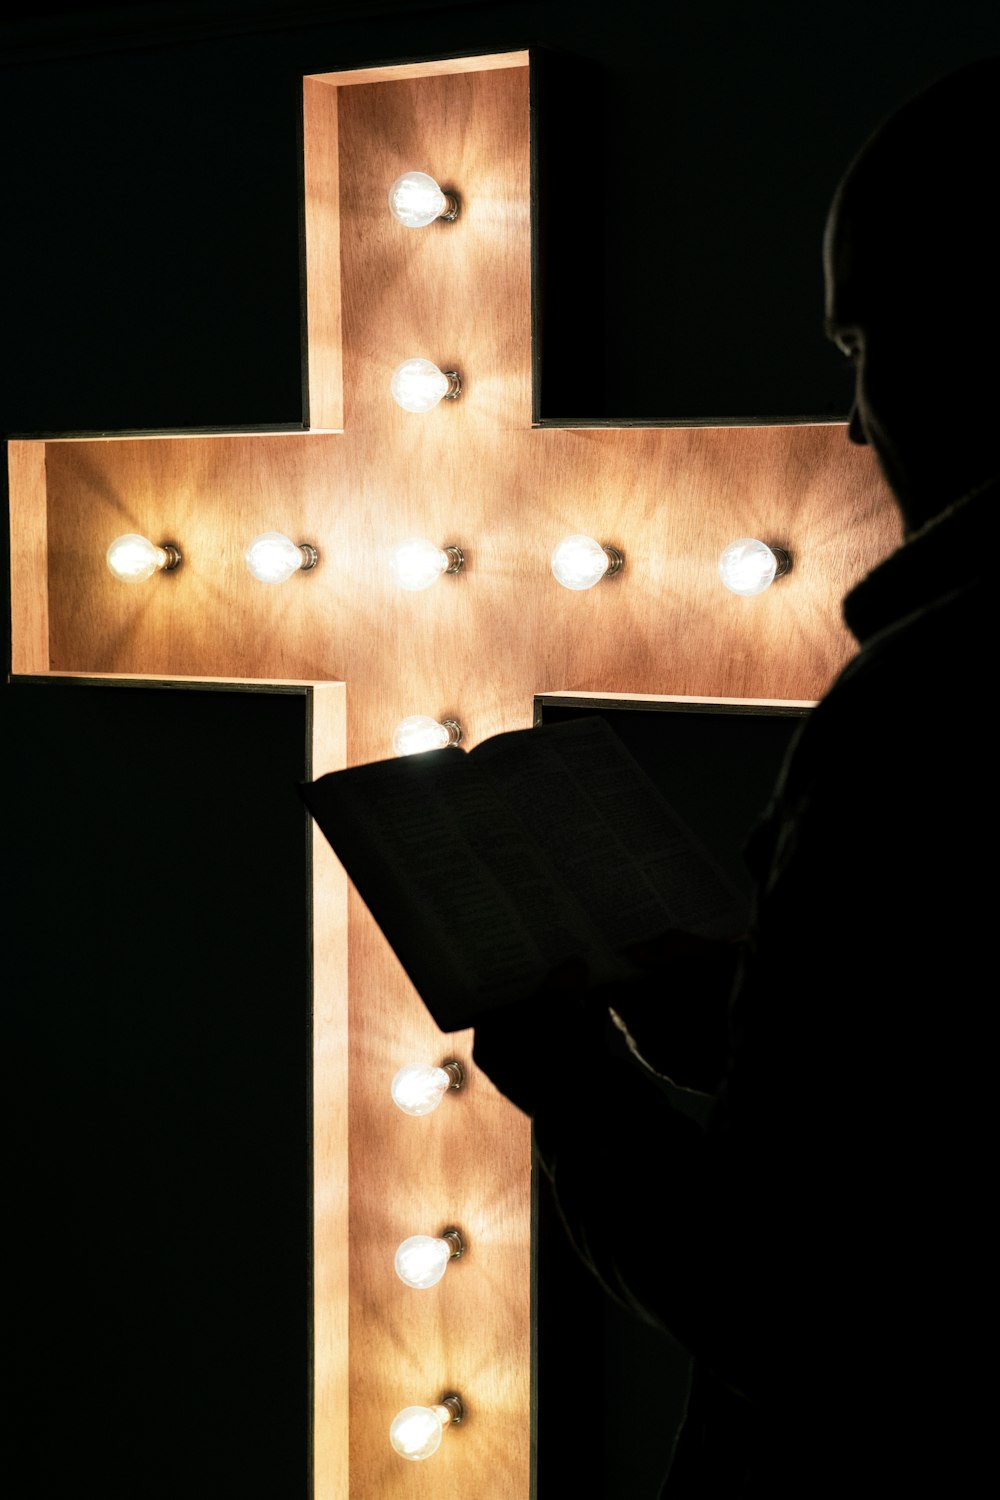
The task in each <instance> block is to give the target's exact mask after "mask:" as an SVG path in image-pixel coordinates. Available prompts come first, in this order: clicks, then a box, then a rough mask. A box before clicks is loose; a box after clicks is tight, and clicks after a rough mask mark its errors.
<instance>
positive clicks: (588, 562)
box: [551, 533, 622, 589]
mask: <svg viewBox="0 0 1000 1500" xmlns="http://www.w3.org/2000/svg"><path fill="white" fill-rule="evenodd" d="M551 562H552V572H553V575H554V576H555V577H556V578H557V579H558V580H559V582H560V583H561V584H562V586H563V588H566V589H592V588H593V587H594V584H595V583H600V581H601V579H602V578H603V577H604V576H605V574H607V575H608V576H609V577H610V576H611V575H612V574H614V573H617V572H618V570H619V569H620V567H621V565H622V555H621V553H620V552H619V551H618V549H617V547H608V546H602V545H601V543H600V542H597V541H595V540H594V538H593V537H592V536H582V535H580V534H579V533H577V534H576V535H574V536H564V537H563V539H562V541H561V542H560V543H559V544H558V546H557V547H555V548H554V549H553V552H552V558H551Z"/></svg>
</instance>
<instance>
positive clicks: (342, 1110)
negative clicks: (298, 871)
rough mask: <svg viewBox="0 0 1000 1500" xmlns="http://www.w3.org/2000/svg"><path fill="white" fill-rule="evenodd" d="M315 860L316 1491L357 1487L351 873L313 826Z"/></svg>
mask: <svg viewBox="0 0 1000 1500" xmlns="http://www.w3.org/2000/svg"><path fill="white" fill-rule="evenodd" d="M346 723H347V720H346V702H345V693H344V686H343V684H342V683H327V684H323V685H317V687H316V688H315V689H314V692H313V743H312V760H313V776H323V775H325V774H326V772H327V771H335V770H338V769H339V768H340V767H341V766H343V764H344V761H345V757H346V752H347V735H346ZM312 862H313V1079H312V1095H313V1213H314V1229H313V1233H314V1242H313V1322H314V1339H313V1350H314V1354H313V1357H314V1368H313V1381H314V1429H313V1443H314V1446H313V1472H314V1474H315V1494H316V1496H317V1497H319V1496H323V1495H329V1496H341V1495H343V1496H347V1495H348V1494H349V1493H350V1471H349V1459H350V1447H349V1434H350V1360H349V1347H350V1346H349V1318H348V1307H349V1297H350V1254H349V1231H350V1153H349V1122H348V1115H347V1100H348V1076H349V1070H348V1058H349V1051H350V1049H349V1042H348V980H347V947H348V933H347V876H346V874H345V873H344V870H343V867H342V866H341V864H340V861H339V860H338V859H337V858H336V856H335V855H334V853H333V850H332V849H331V848H330V846H329V844H328V843H327V842H326V839H325V838H323V836H322V834H320V832H319V830H318V829H317V828H315V827H314V828H313V832H312Z"/></svg>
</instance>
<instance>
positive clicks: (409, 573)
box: [389, 536, 465, 592]
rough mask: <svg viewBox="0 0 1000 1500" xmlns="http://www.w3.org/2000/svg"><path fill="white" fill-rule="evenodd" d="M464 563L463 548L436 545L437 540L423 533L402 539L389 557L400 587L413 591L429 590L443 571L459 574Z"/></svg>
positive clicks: (393, 573)
mask: <svg viewBox="0 0 1000 1500" xmlns="http://www.w3.org/2000/svg"><path fill="white" fill-rule="evenodd" d="M464 563H465V555H464V553H463V552H462V549H461V547H455V546H450V547H435V545H434V543H433V542H429V541H427V539H426V537H421V536H412V537H409V538H408V540H407V541H405V542H400V544H399V546H398V547H394V548H393V550H392V555H391V557H390V558H389V566H390V568H391V569H392V575H393V577H394V578H395V580H396V582H397V583H398V584H399V586H400V588H403V589H410V590H411V591H413V592H416V590H418V589H429V588H430V586H431V584H432V583H436V582H437V580H438V579H439V578H440V577H441V574H442V573H457V572H458V571H459V569H460V568H461V567H462V566H463V564H464Z"/></svg>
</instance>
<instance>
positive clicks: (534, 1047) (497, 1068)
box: [472, 958, 590, 1118]
mask: <svg viewBox="0 0 1000 1500" xmlns="http://www.w3.org/2000/svg"><path fill="white" fill-rule="evenodd" d="M587 973H588V971H587V964H586V962H585V960H584V959H582V958H571V959H568V960H567V961H566V962H565V963H562V964H560V965H558V966H557V967H556V968H555V969H552V970H551V971H550V972H549V973H548V974H547V975H546V977H545V978H544V979H543V980H542V982H541V984H540V985H539V986H538V987H537V989H536V990H535V991H534V993H533V994H532V995H530V996H529V997H528V998H527V999H526V1000H521V1001H519V1002H518V1003H517V1004H515V1005H504V1006H501V1007H499V1008H498V1009H496V1010H493V1011H489V1012H487V1013H486V1014H485V1015H483V1016H482V1017H481V1018H480V1020H479V1021H478V1022H477V1023H476V1027H475V1035H474V1037H473V1043H472V1057H473V1061H474V1062H475V1064H476V1067H477V1068H481V1069H482V1071H483V1072H484V1073H485V1074H486V1076H487V1078H489V1079H490V1081H491V1082H492V1083H493V1084H495V1085H496V1087H497V1088H498V1089H499V1090H500V1092H501V1093H502V1094H504V1095H506V1097H507V1098H508V1099H510V1101H511V1102H512V1103H513V1104H516V1105H517V1107H518V1109H520V1110H521V1111H522V1112H523V1113H524V1114H526V1115H528V1116H529V1117H530V1118H534V1115H535V1110H536V1106H537V1103H538V1100H539V1099H540V1098H541V1097H542V1094H543V1093H544V1091H546V1090H549V1091H550V1092H551V1089H552V1080H553V1075H554V1073H556V1072H558V1070H560V1069H561V1068H563V1067H564V1065H565V1061H566V1054H567V1052H568V1051H571V1050H573V1049H575V1048H577V1047H579V1046H580V1044H581V1035H580V1034H581V1031H582V1030H586V1029H587V1028H586V1021H587V1015H588V1008H589V1005H590V991H589V990H588V987H587Z"/></svg>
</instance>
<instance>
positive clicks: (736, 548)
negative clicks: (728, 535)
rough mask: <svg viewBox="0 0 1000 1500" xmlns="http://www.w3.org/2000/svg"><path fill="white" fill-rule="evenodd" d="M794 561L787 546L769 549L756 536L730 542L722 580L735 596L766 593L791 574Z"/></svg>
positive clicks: (722, 565) (721, 566) (722, 560)
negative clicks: (777, 579) (783, 575)
mask: <svg viewBox="0 0 1000 1500" xmlns="http://www.w3.org/2000/svg"><path fill="white" fill-rule="evenodd" d="M790 566H791V558H790V557H789V555H788V553H787V552H786V551H785V549H784V548H783V547H769V546H768V545H767V543H766V542H758V541H757V540H756V538H755V537H752V536H744V537H740V539H739V540H738V541H736V542H730V543H729V546H728V547H726V548H725V549H724V551H723V552H722V554H721V555H720V557H719V577H720V578H721V579H722V581H723V583H724V584H725V585H726V588H727V589H730V590H731V591H732V592H733V593H734V594H743V595H745V596H750V595H751V594H762V593H763V592H764V590H765V589H766V588H768V587H769V585H770V584H771V583H773V582H774V580H775V578H780V577H781V575H782V574H783V573H787V572H788V569H789V567H790Z"/></svg>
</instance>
